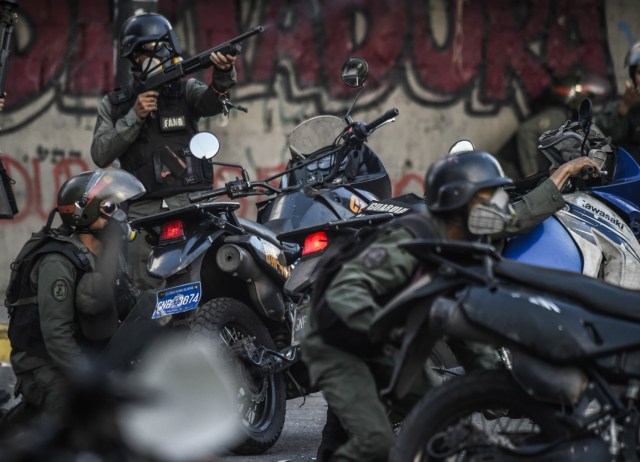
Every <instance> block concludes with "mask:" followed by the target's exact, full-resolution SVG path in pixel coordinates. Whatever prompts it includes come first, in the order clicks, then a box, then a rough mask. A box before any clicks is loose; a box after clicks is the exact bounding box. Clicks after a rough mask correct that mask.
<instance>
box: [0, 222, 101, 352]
mask: <svg viewBox="0 0 640 462" xmlns="http://www.w3.org/2000/svg"><path fill="white" fill-rule="evenodd" d="M53 252H56V253H61V254H62V255H64V256H65V257H66V258H67V259H69V261H71V262H72V263H73V265H74V266H75V267H76V269H77V270H78V274H77V278H80V277H81V276H82V275H83V274H84V273H85V272H87V271H91V260H90V259H89V256H88V255H87V254H86V252H85V251H83V250H82V249H81V248H79V247H78V246H77V245H76V244H74V243H73V242H72V241H71V240H70V239H69V238H68V237H67V236H57V235H53V234H43V235H38V234H34V237H32V239H31V240H30V241H29V242H27V244H26V245H25V246H24V247H23V250H22V251H20V253H19V254H18V257H17V258H16V260H15V261H14V262H13V263H12V264H11V271H12V272H11V277H10V280H9V286H8V287H7V295H6V300H5V305H6V307H7V308H8V310H9V330H8V335H9V340H10V341H11V348H12V349H13V350H16V351H24V352H27V353H29V354H31V355H33V356H37V357H39V358H45V359H48V358H49V353H48V352H47V348H46V346H45V343H44V339H43V337H42V330H41V329H40V314H39V312H38V298H37V293H36V290H34V287H33V286H32V284H31V279H30V276H31V272H32V271H33V269H34V267H35V266H36V263H37V262H38V260H39V259H40V257H41V256H43V255H45V254H48V253H53Z"/></svg>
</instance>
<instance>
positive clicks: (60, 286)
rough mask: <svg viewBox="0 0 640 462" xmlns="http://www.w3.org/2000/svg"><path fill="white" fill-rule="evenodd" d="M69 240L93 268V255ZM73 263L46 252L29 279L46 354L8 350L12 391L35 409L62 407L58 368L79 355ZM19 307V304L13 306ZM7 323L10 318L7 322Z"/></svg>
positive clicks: (73, 236) (75, 278)
mask: <svg viewBox="0 0 640 462" xmlns="http://www.w3.org/2000/svg"><path fill="white" fill-rule="evenodd" d="M69 240H70V241H72V242H73V244H75V245H76V246H77V247H78V248H80V249H81V250H83V252H84V253H85V255H86V256H87V257H88V258H89V261H90V262H91V266H92V268H95V257H94V255H93V254H92V253H91V252H89V251H88V250H87V248H86V247H85V246H84V245H83V244H82V243H81V242H80V239H79V238H78V236H77V235H72V236H70V237H69ZM78 276H79V275H78V270H77V268H76V266H75V265H74V264H73V263H72V262H71V261H70V260H69V259H68V258H66V257H65V256H63V255H62V254H60V253H49V254H46V255H44V256H42V257H40V259H39V260H38V262H37V263H36V264H35V266H34V268H33V269H32V270H31V274H30V280H31V284H32V286H33V287H34V288H35V289H36V291H37V305H38V314H39V317H40V330H41V332H42V338H43V340H44V345H45V347H46V352H47V355H43V356H48V357H42V356H41V355H38V354H33V353H32V352H27V351H22V350H17V349H15V347H14V349H12V351H11V365H12V367H13V371H14V372H15V374H16V377H17V383H16V392H19V393H21V394H22V395H23V397H24V399H25V400H26V401H27V403H29V404H30V405H33V406H34V407H35V408H38V409H42V410H44V411H47V412H53V413H55V412H59V411H60V410H62V409H63V408H64V403H65V401H64V383H63V377H62V372H61V371H62V370H63V369H64V368H67V367H69V366H71V365H72V364H73V362H74V361H75V360H76V359H77V358H78V357H79V356H80V354H81V351H82V348H81V346H80V344H79V341H81V334H80V330H79V326H78V323H77V318H76V307H75V287H76V281H77V280H78ZM15 309H16V310H19V309H20V307H16V308H15ZM9 322H11V320H10V321H9Z"/></svg>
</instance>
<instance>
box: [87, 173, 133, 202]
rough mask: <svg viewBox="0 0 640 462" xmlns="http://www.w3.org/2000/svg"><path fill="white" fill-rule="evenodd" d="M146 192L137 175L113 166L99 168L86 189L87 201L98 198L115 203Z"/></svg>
mask: <svg viewBox="0 0 640 462" xmlns="http://www.w3.org/2000/svg"><path fill="white" fill-rule="evenodd" d="M144 193H145V189H144V186H142V183H140V181H139V180H138V179H137V178H136V177H135V176H133V175H132V174H130V173H129V172H126V171H124V170H121V169H119V168H112V167H110V168H104V169H102V168H99V169H97V170H96V171H95V172H94V173H93V175H92V176H91V178H89V182H88V183H87V188H86V191H85V194H86V197H87V202H91V201H92V200H93V199H98V200H101V201H106V202H110V203H113V204H119V203H120V202H123V201H126V200H129V199H136V198H138V197H140V196H142V195H143V194H144Z"/></svg>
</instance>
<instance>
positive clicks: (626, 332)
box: [461, 284, 640, 372]
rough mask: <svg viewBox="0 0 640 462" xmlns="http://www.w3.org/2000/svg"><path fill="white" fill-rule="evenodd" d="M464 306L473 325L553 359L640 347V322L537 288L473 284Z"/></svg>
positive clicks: (566, 360) (574, 358) (566, 359)
mask: <svg viewBox="0 0 640 462" xmlns="http://www.w3.org/2000/svg"><path fill="white" fill-rule="evenodd" d="M614 302H615V299H614ZM461 307H462V309H463V311H464V313H465V316H466V317H467V318H468V319H469V321H470V322H471V323H472V324H474V325H476V326H478V327H481V328H482V329H486V330H489V331H491V332H493V333H494V334H495V335H498V336H499V337H502V338H504V339H505V340H506V341H507V343H511V342H513V344H515V345H518V346H519V347H520V348H523V349H525V350H527V351H529V352H531V353H532V354H533V355H534V356H537V357H540V358H544V359H546V360H549V361H550V362H553V363H570V362H575V361H579V360H580V359H583V358H586V357H592V356H602V355H606V354H610V353H612V352H615V351H618V350H626V351H630V350H633V349H640V321H637V320H636V321H635V322H632V321H629V320H624V319H619V318H614V317H611V316H606V315H601V314H598V313H593V312H590V311H587V310H586V309H584V308H583V307H582V306H580V305H578V304H577V303H575V302H571V301H569V300H568V299H565V298H561V297H560V296H558V295H552V294H545V293H541V292H540V291H538V290H529V289H527V290H525V289H523V288H522V287H516V286H509V285H503V284H500V285H498V286H496V287H491V288H488V287H473V288H470V289H469V290H468V291H467V292H466V293H465V295H464V297H463V299H462V300H461ZM639 372H640V371H639Z"/></svg>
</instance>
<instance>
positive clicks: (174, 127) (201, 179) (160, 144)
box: [108, 80, 213, 199]
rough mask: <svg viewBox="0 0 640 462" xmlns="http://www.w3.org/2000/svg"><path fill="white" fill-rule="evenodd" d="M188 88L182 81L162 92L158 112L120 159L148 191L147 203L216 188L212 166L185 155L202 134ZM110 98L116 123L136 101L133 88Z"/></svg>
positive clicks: (170, 85) (147, 122)
mask: <svg viewBox="0 0 640 462" xmlns="http://www.w3.org/2000/svg"><path fill="white" fill-rule="evenodd" d="M186 85H187V82H186V81H185V80H181V81H178V82H175V83H172V84H169V85H166V86H165V87H163V88H162V89H161V90H160V92H159V93H160V94H159V95H158V110H157V111H155V112H153V113H151V114H149V115H148V116H147V118H146V119H145V122H144V124H143V125H142V128H141V130H140V133H139V135H138V138H137V139H136V140H135V141H134V143H133V144H132V145H131V146H130V147H129V149H128V150H127V152H126V153H125V154H123V155H122V156H120V164H121V166H122V168H123V169H125V170H127V171H128V172H130V173H132V174H133V175H134V176H135V177H136V178H138V179H139V180H140V182H141V183H142V184H143V185H144V187H145V189H146V190H147V193H146V194H145V195H144V198H145V199H151V198H161V197H167V196H172V195H175V194H177V193H181V192H186V191H196V190H202V189H205V188H210V187H211V186H212V184H213V168H212V166H211V164H210V163H209V162H208V161H207V160H205V159H198V158H196V157H193V156H191V155H185V149H186V148H187V147H188V146H189V141H190V140H191V137H192V136H193V135H194V134H195V133H197V132H198V121H197V119H196V117H195V116H194V115H193V114H192V113H191V111H190V109H189V106H188V105H187V101H186V98H185V91H186ZM108 98H109V102H110V103H111V106H112V111H111V118H112V120H113V121H114V123H115V121H116V120H118V119H119V118H121V117H123V116H124V115H125V114H126V113H127V112H128V111H129V110H130V109H131V108H132V107H133V105H134V103H135V101H136V95H135V94H134V93H133V92H132V90H131V88H126V89H118V90H114V91H112V92H111V93H109V94H108Z"/></svg>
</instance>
